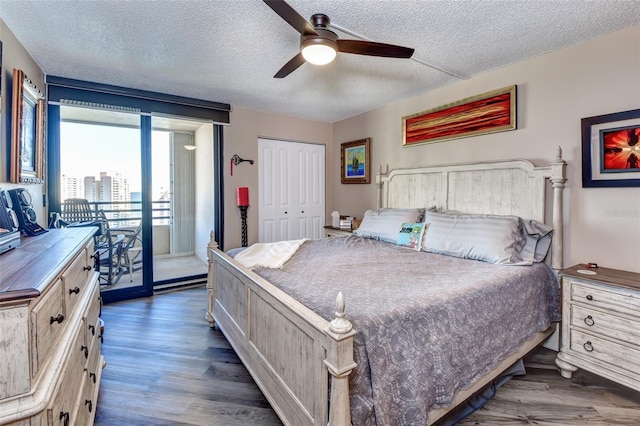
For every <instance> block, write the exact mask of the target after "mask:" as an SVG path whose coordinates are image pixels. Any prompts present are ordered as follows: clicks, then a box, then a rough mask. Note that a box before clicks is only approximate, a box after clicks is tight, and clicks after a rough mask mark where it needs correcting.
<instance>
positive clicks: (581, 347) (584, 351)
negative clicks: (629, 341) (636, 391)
mask: <svg viewBox="0 0 640 426" xmlns="http://www.w3.org/2000/svg"><path fill="white" fill-rule="evenodd" d="M570 340H571V342H570V349H571V350H572V351H576V352H578V353H580V355H581V356H584V357H588V358H594V359H597V360H599V361H603V362H605V363H607V364H610V365H612V366H615V367H616V368H620V369H623V370H627V371H638V370H640V347H638V346H632V345H624V344H620V343H616V342H613V341H611V340H608V339H602V338H600V337H596V336H594V335H592V334H588V333H583V332H582V331H579V330H575V329H572V330H571V338H570Z"/></svg>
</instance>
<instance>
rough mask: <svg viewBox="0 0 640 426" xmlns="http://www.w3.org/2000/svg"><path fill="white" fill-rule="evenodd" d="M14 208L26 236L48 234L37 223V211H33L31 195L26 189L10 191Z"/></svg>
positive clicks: (21, 229)
mask: <svg viewBox="0 0 640 426" xmlns="http://www.w3.org/2000/svg"><path fill="white" fill-rule="evenodd" d="M7 192H8V193H9V195H10V197H11V202H12V204H13V205H12V208H13V211H14V212H15V214H16V216H17V217H18V226H19V228H20V231H22V232H23V233H24V234H25V235H28V236H34V235H40V234H44V233H45V232H47V230H46V229H44V228H43V227H42V226H40V225H38V223H37V222H36V220H37V218H36V211H35V210H34V209H33V205H32V202H31V194H30V193H29V191H27V190H26V189H25V188H16V189H10V190H9V191H7Z"/></svg>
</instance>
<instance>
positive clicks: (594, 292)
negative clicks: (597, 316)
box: [571, 282, 640, 316]
mask: <svg viewBox="0 0 640 426" xmlns="http://www.w3.org/2000/svg"><path fill="white" fill-rule="evenodd" d="M571 300H572V301H575V302H580V303H583V304H587V305H589V306H595V307H600V308H603V309H604V310H613V311H616V312H622V313H625V314H628V315H633V316H638V313H640V296H639V295H638V292H637V291H636V292H634V291H631V290H625V289H621V288H617V289H616V290H615V291H610V290H609V289H608V288H607V286H605V285H602V286H591V285H587V284H582V283H577V282H571Z"/></svg>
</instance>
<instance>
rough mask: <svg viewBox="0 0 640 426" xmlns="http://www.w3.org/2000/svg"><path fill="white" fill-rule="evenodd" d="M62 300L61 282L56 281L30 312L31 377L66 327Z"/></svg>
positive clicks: (34, 374)
mask: <svg viewBox="0 0 640 426" xmlns="http://www.w3.org/2000/svg"><path fill="white" fill-rule="evenodd" d="M63 300H64V295H63V293H62V282H61V281H60V280H57V281H56V282H55V283H54V284H53V285H51V286H50V288H49V291H47V293H46V294H45V295H44V296H43V297H42V298H41V300H40V301H39V302H38V304H37V305H36V306H35V307H34V308H33V310H32V311H31V326H32V328H31V345H32V346H31V353H32V362H33V363H32V367H33V368H32V371H31V376H32V377H35V376H36V374H37V373H38V371H39V367H40V365H41V364H43V363H44V360H46V359H47V357H48V356H49V355H50V354H49V352H50V351H51V348H52V347H53V345H54V344H56V341H57V340H58V337H59V336H60V334H61V333H62V331H63V330H64V328H65V327H66V326H67V322H66V321H67V316H66V315H65V313H64V307H63V302H62V301H63Z"/></svg>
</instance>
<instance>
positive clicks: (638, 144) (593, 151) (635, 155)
mask: <svg viewBox="0 0 640 426" xmlns="http://www.w3.org/2000/svg"><path fill="white" fill-rule="evenodd" d="M581 123H582V186H583V187H585V188H593V187H629V186H640V109H634V110H630V111H623V112H616V113H613V114H605V115H598V116H595V117H587V118H583V119H582V120H581Z"/></svg>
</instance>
